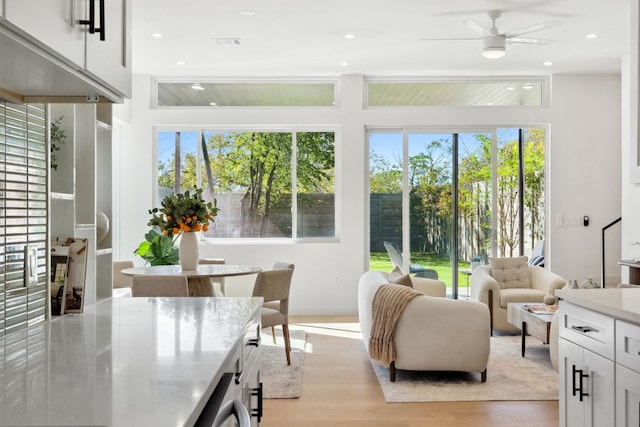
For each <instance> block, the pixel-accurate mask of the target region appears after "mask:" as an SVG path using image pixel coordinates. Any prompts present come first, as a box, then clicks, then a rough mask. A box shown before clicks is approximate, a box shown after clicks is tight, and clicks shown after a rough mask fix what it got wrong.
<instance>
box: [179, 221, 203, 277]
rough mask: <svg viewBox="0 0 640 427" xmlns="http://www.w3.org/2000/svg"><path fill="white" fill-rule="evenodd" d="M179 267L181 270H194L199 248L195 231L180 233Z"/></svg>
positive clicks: (196, 266)
mask: <svg viewBox="0 0 640 427" xmlns="http://www.w3.org/2000/svg"><path fill="white" fill-rule="evenodd" d="M179 255H180V267H182V269H183V270H196V269H197V268H198V260H199V258H200V247H199V246H198V234H197V233H196V232H195V231H188V232H184V233H182V237H181V238H180V249H179Z"/></svg>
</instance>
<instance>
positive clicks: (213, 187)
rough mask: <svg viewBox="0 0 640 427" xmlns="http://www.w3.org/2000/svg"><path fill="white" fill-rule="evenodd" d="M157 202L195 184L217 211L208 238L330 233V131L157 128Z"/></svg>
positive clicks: (332, 136)
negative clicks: (213, 201) (216, 206)
mask: <svg viewBox="0 0 640 427" xmlns="http://www.w3.org/2000/svg"><path fill="white" fill-rule="evenodd" d="M157 138H158V143H157V148H158V178H157V200H158V203H159V201H160V200H162V198H163V197H164V196H165V195H167V194H171V193H175V192H183V191H185V190H188V189H192V188H193V187H194V186H197V187H201V188H203V189H204V190H205V191H204V194H205V195H206V196H205V197H207V198H209V199H216V200H217V204H218V207H219V208H220V212H219V215H218V217H217V218H216V222H215V224H214V225H213V226H212V227H210V228H209V231H208V232H207V233H205V236H206V237H215V238H250V239H260V238H288V239H292V238H296V239H306V238H333V237H335V236H336V221H335V218H336V196H335V167H334V164H335V133H334V132H332V131H307V130H304V131H286V132H285V131H283V132H278V131H267V132H265V131H247V130H239V131H226V130H225V131H219V130H206V129H202V130H197V131H175V130H161V131H159V132H158V133H157Z"/></svg>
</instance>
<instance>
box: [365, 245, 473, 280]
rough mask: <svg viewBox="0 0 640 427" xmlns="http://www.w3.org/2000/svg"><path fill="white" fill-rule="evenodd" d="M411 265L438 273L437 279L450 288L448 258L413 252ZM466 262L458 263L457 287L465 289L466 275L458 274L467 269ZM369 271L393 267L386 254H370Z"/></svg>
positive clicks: (468, 266)
mask: <svg viewBox="0 0 640 427" xmlns="http://www.w3.org/2000/svg"><path fill="white" fill-rule="evenodd" d="M411 263H412V264H418V265H421V266H423V267H426V268H432V269H434V270H436V271H437V272H438V279H440V280H442V281H443V282H445V283H446V284H447V286H451V284H452V280H451V261H450V260H449V257H446V256H441V255H432V254H423V253H420V252H414V253H412V254H411ZM469 268H470V265H469V263H468V262H465V261H462V262H459V263H458V287H460V288H466V287H467V279H468V277H467V275H466V274H464V273H460V270H466V269H469ZM369 269H370V270H378V271H387V272H389V271H391V270H392V269H393V265H392V264H391V259H389V255H388V254H387V253H386V252H371V254H370V256H369Z"/></svg>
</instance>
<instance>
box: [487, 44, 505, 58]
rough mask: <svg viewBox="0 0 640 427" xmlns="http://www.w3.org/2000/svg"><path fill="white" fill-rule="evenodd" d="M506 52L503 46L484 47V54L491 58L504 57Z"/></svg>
mask: <svg viewBox="0 0 640 427" xmlns="http://www.w3.org/2000/svg"><path fill="white" fill-rule="evenodd" d="M505 53H506V52H505V50H504V48H503V47H485V48H484V49H482V56H484V57H485V58H489V59H497V58H502V57H503V56H504V54H505Z"/></svg>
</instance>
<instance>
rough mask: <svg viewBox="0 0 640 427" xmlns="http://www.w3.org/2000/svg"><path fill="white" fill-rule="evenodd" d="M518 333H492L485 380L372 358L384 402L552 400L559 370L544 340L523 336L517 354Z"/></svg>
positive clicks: (556, 386) (477, 376)
mask: <svg viewBox="0 0 640 427" xmlns="http://www.w3.org/2000/svg"><path fill="white" fill-rule="evenodd" d="M520 343H521V341H520V335H517V336H494V337H491V353H490V355H489V365H488V367H487V382H485V383H482V382H480V374H479V373H468V372H414V371H402V370H397V371H396V381H395V382H390V381H389V369H388V368H385V367H383V366H382V365H380V364H379V363H378V362H377V361H375V360H372V361H371V363H372V364H373V368H374V370H375V372H376V375H377V377H378V381H379V382H380V385H381V386H382V392H383V394H384V398H385V400H386V401H387V402H441V401H481V400H557V399H558V374H557V373H556V371H554V370H553V368H552V367H551V359H550V357H549V346H548V345H545V344H542V343H540V341H539V340H538V339H536V338H534V337H530V336H528V337H527V345H526V351H525V357H522V356H521V353H520V352H521V346H520Z"/></svg>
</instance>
